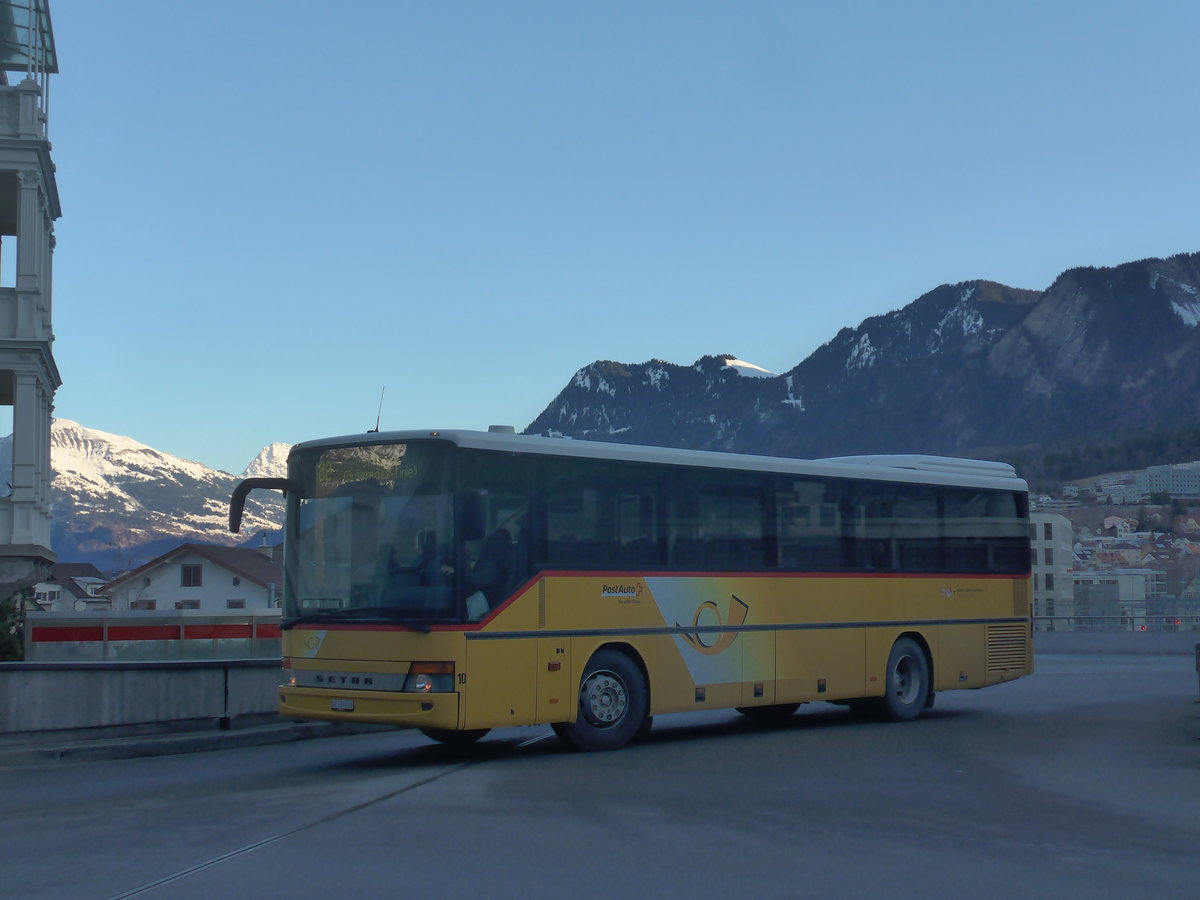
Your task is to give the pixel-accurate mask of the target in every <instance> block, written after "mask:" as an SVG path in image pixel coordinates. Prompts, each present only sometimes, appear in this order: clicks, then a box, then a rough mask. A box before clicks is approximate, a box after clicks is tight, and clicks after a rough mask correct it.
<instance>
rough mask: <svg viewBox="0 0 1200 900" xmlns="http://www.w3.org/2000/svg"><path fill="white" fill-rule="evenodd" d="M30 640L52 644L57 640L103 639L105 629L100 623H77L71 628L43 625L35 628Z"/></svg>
mask: <svg viewBox="0 0 1200 900" xmlns="http://www.w3.org/2000/svg"><path fill="white" fill-rule="evenodd" d="M30 640H31V641H32V642H33V643H35V644H52V643H54V642H56V641H102V640H104V629H103V628H102V627H101V626H99V625H95V626H85V625H76V626H74V627H71V628H59V627H53V626H49V625H41V626H35V627H34V628H33V630H32V632H31V634H30Z"/></svg>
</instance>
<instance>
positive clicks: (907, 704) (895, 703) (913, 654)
mask: <svg viewBox="0 0 1200 900" xmlns="http://www.w3.org/2000/svg"><path fill="white" fill-rule="evenodd" d="M885 681H886V683H885V686H884V694H883V704H882V711H883V714H884V715H885V716H886V717H887V718H889V719H891V720H892V721H893V722H909V721H911V720H913V719H915V718H916V717H917V716H919V715H920V714H921V711H922V710H923V709H925V707H926V704H928V702H929V660H928V659H927V658H926V657H925V651H924V650H923V649H921V645H920V644H918V643H917V642H916V641H914V640H913V639H912V638H900V640H898V641H896V643H895V644H893V645H892V652H891V653H889V654H888V661H887V673H886V679H885Z"/></svg>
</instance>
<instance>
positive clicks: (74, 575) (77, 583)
mask: <svg viewBox="0 0 1200 900" xmlns="http://www.w3.org/2000/svg"><path fill="white" fill-rule="evenodd" d="M107 580H108V579H106V578H105V577H104V575H103V573H102V572H101V571H100V570H99V569H97V568H96V567H95V566H93V565H92V564H91V563H54V564H53V565H52V566H51V567H50V577H49V578H48V579H47V580H46V581H41V582H38V583H37V584H36V585H34V588H33V602H34V604H35V605H36V608H37V609H39V610H43V611H46V612H82V611H86V610H97V609H108V608H109V606H110V604H111V599H110V598H109V596H108V594H107V593H105V591H104V585H105V583H106V582H107ZM30 608H31V609H32V608H33V607H30Z"/></svg>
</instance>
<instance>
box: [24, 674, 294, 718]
mask: <svg viewBox="0 0 1200 900" xmlns="http://www.w3.org/2000/svg"><path fill="white" fill-rule="evenodd" d="M278 696H279V660H278V659H266V660H200V661H192V662H125V663H119V662H108V663H99V662H98V663H0V734H15V733H24V732H41V731H56V730H59V729H77V728H106V727H113V726H129V725H153V724H161V723H179V722H198V723H202V722H205V721H206V720H207V721H208V722H212V723H217V722H222V720H229V719H233V718H237V717H239V716H249V715H261V714H265V713H273V712H275V710H276V707H277V704H278Z"/></svg>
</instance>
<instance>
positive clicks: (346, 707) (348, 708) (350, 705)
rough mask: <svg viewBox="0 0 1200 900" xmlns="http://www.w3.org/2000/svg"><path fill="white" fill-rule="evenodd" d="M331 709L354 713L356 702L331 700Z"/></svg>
mask: <svg viewBox="0 0 1200 900" xmlns="http://www.w3.org/2000/svg"><path fill="white" fill-rule="evenodd" d="M329 708H330V709H337V710H341V711H342V712H354V701H353V700H341V699H338V700H330V701H329Z"/></svg>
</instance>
